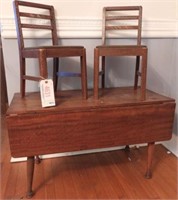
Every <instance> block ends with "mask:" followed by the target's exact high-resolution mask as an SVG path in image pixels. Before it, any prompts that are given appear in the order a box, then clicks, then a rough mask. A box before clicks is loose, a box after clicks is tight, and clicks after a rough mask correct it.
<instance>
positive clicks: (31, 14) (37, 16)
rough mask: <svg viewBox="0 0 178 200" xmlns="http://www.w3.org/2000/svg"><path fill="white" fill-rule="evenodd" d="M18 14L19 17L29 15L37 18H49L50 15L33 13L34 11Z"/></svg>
mask: <svg viewBox="0 0 178 200" xmlns="http://www.w3.org/2000/svg"><path fill="white" fill-rule="evenodd" d="M19 15H20V16H21V17H30V18H39V19H51V16H49V15H41V14H34V13H24V12H20V13H19Z"/></svg>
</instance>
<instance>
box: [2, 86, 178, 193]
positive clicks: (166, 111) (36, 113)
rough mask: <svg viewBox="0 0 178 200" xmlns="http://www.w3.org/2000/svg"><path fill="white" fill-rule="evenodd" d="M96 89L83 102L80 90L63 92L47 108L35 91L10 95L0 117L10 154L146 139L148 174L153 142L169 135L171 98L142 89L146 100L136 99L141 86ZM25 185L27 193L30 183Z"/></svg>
mask: <svg viewBox="0 0 178 200" xmlns="http://www.w3.org/2000/svg"><path fill="white" fill-rule="evenodd" d="M100 92H101V96H102V97H101V98H100V99H99V100H94V99H93V97H92V95H91V93H90V97H89V98H88V100H87V101H86V100H83V99H82V98H81V96H80V91H63V92H60V93H58V94H57V96H56V103H57V105H56V107H51V108H47V109H44V108H42V107H41V102H40V96H39V93H29V94H27V95H26V97H25V98H20V94H15V96H14V98H13V101H12V103H11V106H10V108H9V110H8V112H7V117H6V119H7V125H8V133H9V142H10V148H11V155H12V156H13V157H23V156H27V157H34V156H35V155H44V154H50V153H58V152H69V151H79V150H87V149H95V148H106V147H114V146H119V145H130V144H138V143H149V147H148V165H147V172H146V174H147V175H146V177H147V178H150V177H151V163H152V157H153V146H154V145H153V144H154V142H156V141H163V140H169V139H170V138H171V136H172V126H173V119H174V111H175V101H174V100H173V99H171V98H167V97H164V96H161V95H159V94H156V93H154V92H151V91H148V90H147V94H146V95H147V99H146V101H140V92H141V91H139V90H137V92H136V91H134V90H133V89H132V87H131V88H113V89H103V90H101V91H100ZM106 122H107V123H106ZM29 165H30V166H29V168H30V169H32V167H31V165H32V164H29ZM33 165H34V164H33ZM31 174H32V172H31ZM31 176H32V175H31ZM31 179H32V178H30V180H31ZM28 184H29V185H30V186H28V193H29V194H31V192H32V183H31V182H30V181H28ZM29 196H30V195H29Z"/></svg>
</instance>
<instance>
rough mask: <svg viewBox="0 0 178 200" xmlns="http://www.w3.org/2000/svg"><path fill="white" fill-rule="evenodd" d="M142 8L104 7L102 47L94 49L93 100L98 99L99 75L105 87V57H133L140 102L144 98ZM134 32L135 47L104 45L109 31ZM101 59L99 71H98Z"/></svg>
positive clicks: (144, 66) (145, 64) (145, 53)
mask: <svg viewBox="0 0 178 200" xmlns="http://www.w3.org/2000/svg"><path fill="white" fill-rule="evenodd" d="M141 23H142V7H141V6H127V7H104V9H103V29H102V45H101V46H97V47H96V48H95V49H94V98H95V99H98V98H99V75H101V86H102V88H104V87H105V60H106V57H107V56H135V57H136V69H135V83H134V89H137V88H138V77H139V76H140V77H141V97H140V98H141V100H145V98H146V95H145V93H146V71H147V47H146V46H142V45H141ZM121 30H124V31H126V30H128V31H130V30H135V31H136V35H137V44H136V45H106V34H107V33H108V32H109V31H114V34H115V33H116V32H117V31H121ZM140 57H142V63H141V72H139V66H140ZM100 58H101V71H99V70H100V69H99V68H100Z"/></svg>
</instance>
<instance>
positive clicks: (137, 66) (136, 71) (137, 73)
mask: <svg viewBox="0 0 178 200" xmlns="http://www.w3.org/2000/svg"><path fill="white" fill-rule="evenodd" d="M139 67H140V56H137V57H136V66H135V83H134V89H135V90H136V89H137V87H138V76H139Z"/></svg>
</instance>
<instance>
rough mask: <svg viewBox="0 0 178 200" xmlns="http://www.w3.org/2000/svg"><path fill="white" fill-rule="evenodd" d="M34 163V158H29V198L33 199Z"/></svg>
mask: <svg viewBox="0 0 178 200" xmlns="http://www.w3.org/2000/svg"><path fill="white" fill-rule="evenodd" d="M34 163H35V159H34V156H31V157H27V195H26V197H27V198H31V197H32V196H33V195H34V192H33V191H32V183H33V174H34Z"/></svg>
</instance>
